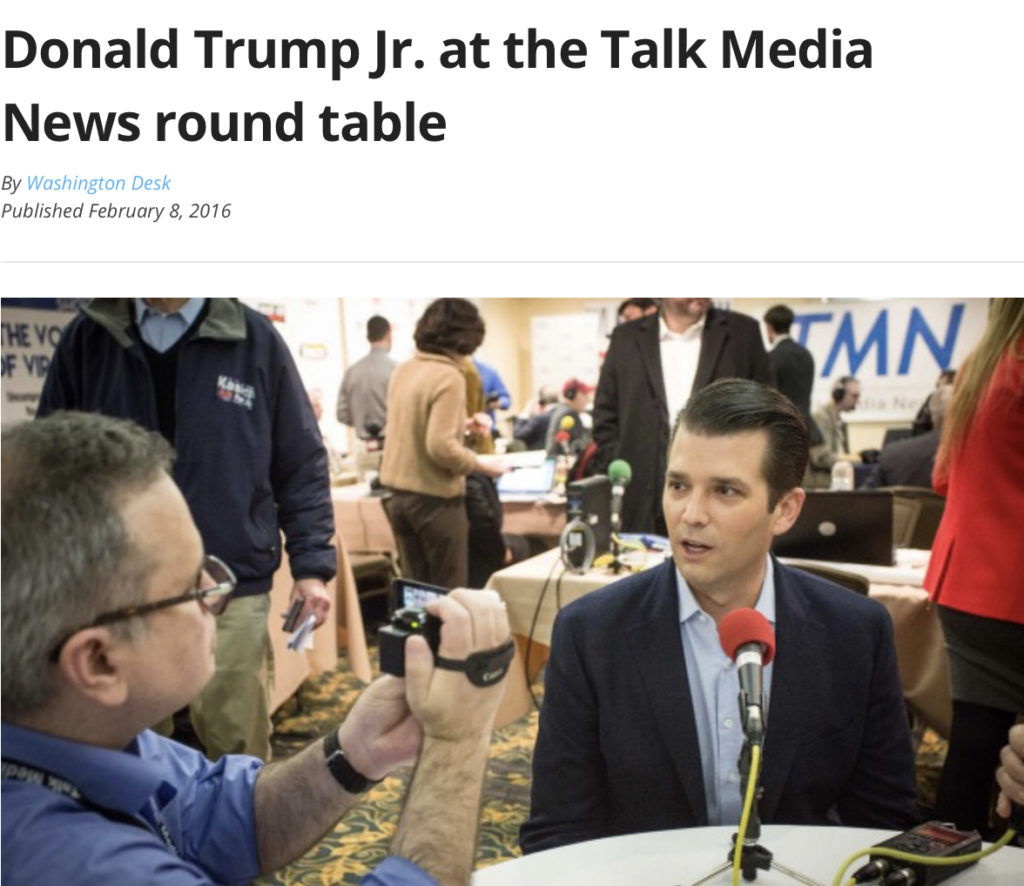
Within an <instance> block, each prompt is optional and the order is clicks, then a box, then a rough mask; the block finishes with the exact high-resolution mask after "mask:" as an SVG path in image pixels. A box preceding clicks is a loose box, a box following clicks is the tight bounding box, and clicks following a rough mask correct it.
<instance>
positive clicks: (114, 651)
mask: <svg viewBox="0 0 1024 886" xmlns="http://www.w3.org/2000/svg"><path fill="white" fill-rule="evenodd" d="M125 648H126V643H125V642H124V641H119V640H117V639H116V637H115V636H114V635H113V634H112V633H111V631H110V630H109V628H105V627H98V628H85V629H84V630H81V631H78V632H77V633H75V634H72V636H71V637H70V639H69V640H68V641H67V643H65V644H64V648H63V649H61V651H60V657H59V658H58V659H57V667H58V669H59V670H60V677H61V680H63V682H64V683H65V684H66V686H67V688H68V689H70V690H71V691H73V692H75V693H77V694H79V695H82V696H85V697H87V698H89V699H91V700H92V701H95V702H97V703H99V704H101V705H105V706H107V707H112V708H114V707H119V706H120V705H122V704H124V702H125V701H126V700H127V698H128V683H127V680H126V674H125V671H124V665H125V656H124V651H125Z"/></svg>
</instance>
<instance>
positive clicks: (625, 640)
mask: <svg viewBox="0 0 1024 886" xmlns="http://www.w3.org/2000/svg"><path fill="white" fill-rule="evenodd" d="M807 452H808V441H807V428H806V425H805V423H804V422H803V421H802V420H801V418H800V415H799V413H798V411H797V410H796V408H795V407H794V406H793V404H792V403H791V402H790V401H789V400H788V399H786V398H785V397H784V396H782V395H781V394H779V393H778V392H776V391H773V390H770V389H769V388H766V387H764V386H763V385H760V384H758V383H756V382H751V381H743V380H738V379H729V380H723V381H719V382H716V383H715V384H713V385H711V386H709V387H707V388H704V389H703V390H701V391H699V392H698V393H695V394H694V395H693V396H692V397H691V398H690V400H689V402H688V404H687V406H686V408H685V410H684V411H683V412H682V413H681V414H680V418H679V420H678V421H677V423H676V428H675V429H674V431H673V438H672V444H671V449H670V452H669V457H668V470H667V475H666V478H665V487H664V494H663V501H662V504H663V508H664V512H665V520H666V522H667V524H668V529H669V534H670V537H671V542H672V555H673V557H672V560H670V561H667V562H666V563H664V564H663V565H661V566H659V567H656V568H652V569H650V570H647V571H646V572H643V573H640V574H638V575H633V576H630V577H629V578H626V579H624V580H622V581H619V582H616V583H615V584H612V585H610V586H609V587H607V588H604V589H603V590H600V591H596V592H594V593H592V594H589V595H587V596H586V597H583V598H581V599H579V600H577V601H575V602H574V603H572V604H571V605H569V606H567V607H566V608H565V609H564V610H563V611H562V612H561V614H560V615H559V617H558V619H557V621H556V623H555V627H554V634H553V637H552V644H551V659H550V661H549V662H548V667H547V676H546V691H545V699H544V707H543V710H542V712H541V717H540V730H539V733H538V738H537V747H536V750H535V752H534V763H533V789H532V808H531V811H530V818H529V820H528V821H527V822H526V824H525V825H524V826H523V828H522V832H521V834H520V842H521V845H522V848H523V851H524V852H533V851H536V850H541V849H550V848H552V847H555V846H559V845H563V844H568V843H575V842H579V841H582V840H590V839H594V838H598V837H607V836H612V835H616V834H625V833H634V832H639V831H652V830H659V829H665V828H677V827H688V826H697V825H730V824H732V825H735V824H737V823H738V821H739V816H740V810H741V798H740V778H739V773H738V769H737V762H738V758H739V754H740V750H741V748H742V744H743V735H742V729H741V725H740V717H739V709H738V704H737V696H738V692H739V684H738V678H737V674H736V668H735V666H734V665H733V664H732V662H731V661H730V660H729V659H728V658H727V657H726V655H725V653H724V652H723V651H722V649H721V647H720V645H719V643H718V637H717V630H716V625H717V623H718V622H719V621H720V620H721V619H722V617H724V616H725V615H726V614H727V613H728V612H731V611H733V610H734V609H737V608H740V607H752V608H754V609H757V610H758V611H760V612H761V614H762V615H764V616H765V617H766V618H767V619H768V620H769V621H770V622H772V623H773V625H774V629H775V636H776V655H775V659H774V661H773V662H772V663H771V664H770V665H768V666H767V667H766V668H765V689H766V694H767V696H768V707H767V711H768V716H767V723H768V726H767V734H766V739H765V745H764V767H763V770H762V777H761V784H762V786H763V788H764V796H763V797H762V799H761V801H760V804H759V808H760V813H761V818H762V820H763V821H765V822H768V823H791V824H843V825H847V826H863V827H878V828H894V829H902V828H905V827H907V826H910V825H912V824H914V823H916V821H917V820H918V817H917V810H916V806H915V803H914V758H913V753H912V749H911V742H910V735H909V732H908V729H907V717H906V712H905V708H904V703H903V697H902V693H901V691H900V682H899V674H898V672H897V669H896V655H895V650H894V649H893V642H892V625H891V622H890V620H889V616H888V614H887V613H886V611H885V609H884V608H883V607H882V606H880V605H879V604H877V603H875V602H873V601H871V600H869V599H866V598H864V597H860V596H857V595H856V594H853V593H851V592H850V591H848V590H846V589H844V588H840V587H838V586H837V585H834V584H831V583H830V582H827V581H823V580H821V579H818V578H815V577H812V576H810V575H808V574H806V573H803V572H799V571H798V570H795V569H789V568H787V567H785V566H782V565H780V564H779V563H778V562H777V561H776V560H775V559H774V558H773V557H772V556H771V555H770V553H769V548H770V547H771V543H772V540H773V538H774V537H775V536H776V535H778V534H780V533H782V532H785V531H786V530H787V529H788V528H789V527H790V526H792V524H793V522H794V521H795V520H796V518H797V515H798V514H799V512H800V508H801V506H802V505H803V501H804V492H803V490H802V489H801V488H800V480H801V478H802V476H803V472H804V468H805V466H806V463H807Z"/></svg>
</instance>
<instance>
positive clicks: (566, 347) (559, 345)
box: [530, 311, 607, 396]
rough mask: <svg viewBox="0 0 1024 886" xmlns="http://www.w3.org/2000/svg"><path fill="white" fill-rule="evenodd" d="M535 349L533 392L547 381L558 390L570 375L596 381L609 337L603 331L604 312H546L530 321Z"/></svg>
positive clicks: (593, 382) (589, 381) (533, 350)
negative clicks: (602, 313)
mask: <svg viewBox="0 0 1024 886" xmlns="http://www.w3.org/2000/svg"><path fill="white" fill-rule="evenodd" d="M530 335H531V344H532V353H533V374H532V376H531V378H532V380H533V390H532V391H531V392H530V393H531V395H532V396H536V395H537V392H538V391H539V390H540V389H541V387H543V386H544V385H555V386H556V387H557V388H558V389H559V391H561V389H562V385H563V384H564V383H565V382H566V381H568V380H569V379H570V378H578V379H580V380H581V381H584V382H586V383H587V384H590V385H596V384H597V376H598V374H599V372H600V368H601V357H602V355H603V352H604V350H605V349H606V347H607V340H606V339H605V337H604V335H603V333H602V331H601V315H600V314H599V313H598V312H596V311H587V312H586V313H582V314H543V315H540V316H536V317H533V318H532V319H531V321H530Z"/></svg>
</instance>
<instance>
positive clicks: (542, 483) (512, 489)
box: [498, 458, 555, 500]
mask: <svg viewBox="0 0 1024 886" xmlns="http://www.w3.org/2000/svg"><path fill="white" fill-rule="evenodd" d="M554 483H555V460H554V459H553V458H546V459H544V461H543V462H541V463H540V464H539V465H522V466H519V467H516V466H513V468H512V470H511V471H509V472H508V473H507V474H502V475H501V476H500V477H498V495H499V496H500V497H501V498H502V499H505V500H508V499H510V498H512V497H515V498H520V499H529V498H537V497H539V496H541V495H547V494H548V493H549V492H550V491H551V487H552V486H554Z"/></svg>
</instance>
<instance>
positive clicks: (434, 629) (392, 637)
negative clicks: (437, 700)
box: [377, 606, 441, 677]
mask: <svg viewBox="0 0 1024 886" xmlns="http://www.w3.org/2000/svg"><path fill="white" fill-rule="evenodd" d="M413 634H422V635H423V636H424V637H426V638H427V643H428V644H429V645H430V651H431V652H433V653H434V658H435V659H436V658H437V650H438V647H440V645H441V619H439V618H438V617H437V616H436V615H431V614H430V613H429V612H427V611H426V610H424V609H421V608H419V607H416V606H408V607H406V608H405V609H399V610H398V611H397V612H396V613H395V614H394V615H393V616H391V620H390V621H389V622H388V623H387V624H386V625H384V627H382V628H381V629H380V630H379V631H378V632H377V636H378V638H379V640H380V669H381V672H382V673H385V674H394V675H395V676H396V677H404V676H405V641H406V640H407V639H408V638H409V637H411V636H412V635H413Z"/></svg>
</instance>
